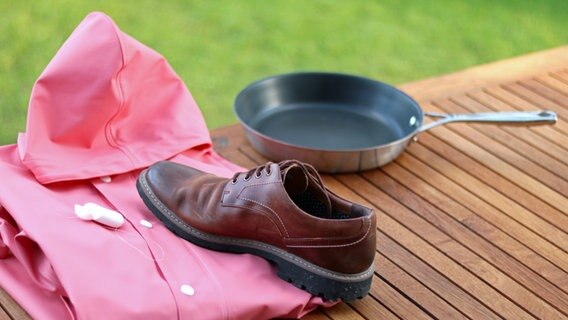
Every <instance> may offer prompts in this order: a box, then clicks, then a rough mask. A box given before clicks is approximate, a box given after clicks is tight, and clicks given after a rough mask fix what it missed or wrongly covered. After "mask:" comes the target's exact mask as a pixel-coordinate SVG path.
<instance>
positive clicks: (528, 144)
mask: <svg viewBox="0 0 568 320" xmlns="http://www.w3.org/2000/svg"><path fill="white" fill-rule="evenodd" d="M451 101H452V102H453V103H454V105H453V106H454V108H453V110H459V111H460V112H462V111H463V112H466V113H467V112H492V111H493V110H491V109H490V108H488V107H486V106H484V105H483V104H481V103H479V102H477V101H476V100H474V99H472V98H470V97H468V96H457V97H453V98H452V99H451ZM470 125H471V127H473V128H474V129H476V130H477V131H479V132H481V133H482V134H484V135H486V136H487V137H489V138H490V139H491V138H492V139H495V141H498V142H500V143H501V144H502V145H505V146H507V147H508V148H509V149H511V150H513V151H514V152H516V153H518V154H520V155H522V156H523V157H525V158H527V159H529V160H531V161H532V162H536V163H537V164H539V165H540V166H542V167H543V168H545V169H546V170H548V171H550V172H552V173H553V174H555V175H556V176H558V177H561V178H562V179H564V180H567V179H568V152H560V151H563V150H561V149H558V150H555V145H554V144H552V143H549V142H548V141H546V139H542V138H541V137H540V136H539V135H537V134H535V133H533V132H531V131H530V130H528V128H525V127H519V126H507V125H488V124H476V123H471V124H470ZM550 151H557V152H558V154H550Z"/></svg>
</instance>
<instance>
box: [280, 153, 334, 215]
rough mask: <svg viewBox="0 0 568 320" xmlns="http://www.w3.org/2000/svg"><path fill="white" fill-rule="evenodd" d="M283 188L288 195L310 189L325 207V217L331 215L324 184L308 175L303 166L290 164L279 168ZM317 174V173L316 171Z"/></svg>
mask: <svg viewBox="0 0 568 320" xmlns="http://www.w3.org/2000/svg"><path fill="white" fill-rule="evenodd" d="M281 174H282V182H283V184H284V189H285V190H286V192H287V193H288V194H289V195H290V196H294V195H298V194H301V193H304V192H306V191H308V189H310V190H309V191H311V193H312V194H313V196H314V197H315V198H316V199H317V200H319V201H320V202H321V203H323V204H324V206H325V207H326V212H325V215H326V217H331V201H330V199H329V196H328V195H327V191H326V190H325V188H324V186H323V185H321V184H320V183H319V182H318V181H317V180H316V179H315V178H314V177H312V176H310V175H309V174H308V173H307V172H306V169H305V168H304V167H303V166H300V165H298V164H295V163H293V164H290V165H288V166H286V167H285V168H282V170H281ZM316 174H317V173H316Z"/></svg>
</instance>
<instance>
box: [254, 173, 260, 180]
mask: <svg viewBox="0 0 568 320" xmlns="http://www.w3.org/2000/svg"><path fill="white" fill-rule="evenodd" d="M254 177H255V178H256V179H260V177H262V173H261V174H255V175H254Z"/></svg>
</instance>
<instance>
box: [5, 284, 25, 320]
mask: <svg viewBox="0 0 568 320" xmlns="http://www.w3.org/2000/svg"><path fill="white" fill-rule="evenodd" d="M0 305H2V311H3V313H4V315H6V314H7V315H9V318H12V319H15V320H20V319H22V320H25V319H31V318H30V316H29V315H28V314H27V313H26V311H24V310H23V309H22V308H21V307H20V306H19V305H18V304H17V303H16V301H14V299H12V297H10V295H9V294H8V293H7V292H6V291H4V290H3V289H0ZM0 313H2V312H0Z"/></svg>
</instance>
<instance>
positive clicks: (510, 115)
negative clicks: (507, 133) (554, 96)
mask: <svg viewBox="0 0 568 320" xmlns="http://www.w3.org/2000/svg"><path fill="white" fill-rule="evenodd" d="M424 115H426V116H428V117H432V118H438V120H436V121H432V122H430V123H428V124H425V125H423V126H422V127H421V128H420V129H418V132H424V131H426V130H429V129H432V128H434V127H437V126H439V125H442V124H446V123H450V122H478V123H494V124H505V125H521V126H536V125H544V124H554V123H556V118H557V117H556V113H554V112H552V111H513V112H509V111H507V112H486V113H463V114H443V113H436V112H424Z"/></svg>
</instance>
